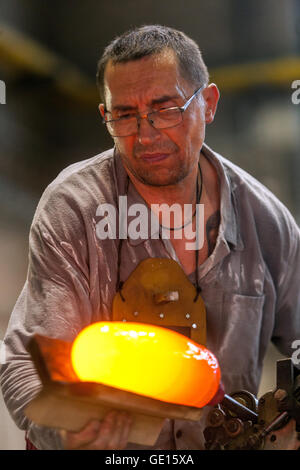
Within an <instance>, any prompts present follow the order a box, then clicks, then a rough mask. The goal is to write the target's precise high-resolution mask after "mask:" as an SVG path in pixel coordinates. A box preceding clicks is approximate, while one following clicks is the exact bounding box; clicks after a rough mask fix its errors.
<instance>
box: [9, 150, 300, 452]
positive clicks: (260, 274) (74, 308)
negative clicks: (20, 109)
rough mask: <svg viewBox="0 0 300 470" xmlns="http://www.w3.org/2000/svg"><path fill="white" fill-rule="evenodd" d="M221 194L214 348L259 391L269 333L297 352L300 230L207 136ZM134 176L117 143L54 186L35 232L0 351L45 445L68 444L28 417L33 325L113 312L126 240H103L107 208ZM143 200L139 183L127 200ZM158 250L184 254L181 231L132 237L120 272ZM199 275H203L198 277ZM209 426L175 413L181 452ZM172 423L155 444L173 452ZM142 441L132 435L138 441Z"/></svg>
mask: <svg viewBox="0 0 300 470" xmlns="http://www.w3.org/2000/svg"><path fill="white" fill-rule="evenodd" d="M202 151H203V153H204V155H205V157H206V158H208V159H209V160H210V161H211V163H212V164H213V165H214V166H215V168H216V170H217V173H218V176H219V181H220V192H221V208H220V209H221V222H220V227H219V234H218V238H217V242H216V246H215V249H214V251H213V253H212V254H211V256H209V258H208V259H207V260H206V261H205V262H204V263H203V264H202V265H201V266H199V268H198V269H199V279H200V284H201V287H202V297H203V299H204V302H205V305H206V310H207V347H208V348H209V349H210V350H211V351H212V352H213V353H214V354H215V355H216V357H217V358H218V360H219V363H220V366H221V371H222V380H223V383H224V385H225V390H226V392H227V393H231V392H233V391H237V390H239V389H246V390H249V391H250V392H253V393H257V390H258V386H259V380H260V375H261V370H262V364H263V358H264V355H265V352H266V349H267V346H268V343H269V341H270V340H273V341H274V343H275V345H276V346H277V347H278V348H279V349H280V351H281V352H282V353H284V354H286V355H291V354H292V352H293V350H292V342H293V341H294V340H296V339H300V289H299V284H300V283H299V281H300V250H299V248H300V243H299V240H300V237H299V229H298V227H297V225H296V223H295V221H294V219H293V217H292V216H291V215H290V213H289V212H288V210H287V209H286V208H285V207H284V206H283V205H282V204H281V203H280V202H279V201H278V200H277V199H276V198H275V196H274V195H272V194H271V193H270V192H269V191H268V190H267V189H266V188H265V187H264V186H263V185H261V184H260V183H259V182H258V181H256V180H255V179H254V178H252V177H251V176H250V175H248V174H247V173H246V172H245V171H243V170H241V169H240V168H238V167H237V166H235V165H234V164H232V163H231V162H229V161H228V160H226V159H224V158H223V157H221V156H220V155H218V154H216V153H215V152H213V151H212V150H211V149H209V148H208V147H207V146H206V145H204V146H203V149H202ZM126 181H127V174H126V171H125V169H124V167H123V166H122V163H121V160H120V158H119V157H118V156H117V155H115V154H114V152H113V151H112V150H109V151H107V152H104V153H103V154H101V155H98V156H96V157H94V158H91V159H89V160H85V161H83V162H79V163H76V164H73V165H71V166H70V167H68V168H66V169H65V170H63V171H62V172H61V173H60V174H59V175H58V177H57V178H56V179H55V180H54V181H53V182H52V183H51V184H50V185H49V186H48V187H47V189H46V190H45V192H44V194H43V196H42V198H41V200H40V202H39V205H38V207H37V210H36V213H35V216H34V219H33V223H32V226H31V231H30V252H29V269H28V277H27V280H26V283H25V285H24V288H23V290H22V292H21V294H20V296H19V298H18V300H17V303H16V305H15V308H14V310H13V313H12V315H11V318H10V321H9V325H8V329H7V333H6V336H5V339H4V342H3V345H2V350H1V362H2V366H1V386H2V391H3V396H4V399H5V402H6V404H7V407H8V409H9V410H10V413H11V415H12V417H13V419H14V420H15V422H16V423H17V425H18V426H19V427H20V428H21V429H27V431H28V436H29V438H30V440H31V441H32V442H33V444H34V445H35V446H36V447H38V448H40V449H56V448H60V445H61V444H60V439H59V437H58V434H57V432H56V431H55V430H52V429H47V428H40V427H39V426H37V425H35V424H34V423H31V422H29V421H28V419H27V418H25V416H24V414H23V409H24V407H25V405H26V404H27V403H28V402H29V401H30V400H31V399H32V398H33V397H34V396H35V395H36V394H37V392H38V391H39V390H40V388H41V384H40V381H39V378H38V377H37V374H36V372H35V369H34V367H33V364H32V362H31V361H30V358H29V356H28V353H27V352H26V345H27V343H28V340H29V339H30V337H31V336H32V335H33V334H34V333H40V334H44V335H47V336H50V337H54V338H61V339H63V340H66V341H72V340H73V339H74V338H75V336H76V335H77V334H78V333H79V331H80V330H81V329H82V328H83V327H85V326H86V325H88V324H90V323H92V322H95V321H100V320H110V319H111V308H112V300H113V297H114V295H115V292H116V279H117V264H118V263H117V260H118V243H119V241H118V240H110V239H107V240H99V238H98V237H97V223H98V219H99V217H98V216H97V208H98V206H99V205H100V204H102V203H110V204H113V205H114V206H115V207H118V206H117V203H118V197H119V196H120V195H124V194H125V191H126ZM133 203H144V201H143V199H142V198H141V196H140V195H139V194H138V193H137V191H136V189H135V188H134V186H133V185H132V184H131V183H130V184H129V186H128V206H130V205H131V204H133ZM148 257H169V258H173V259H175V260H176V261H177V262H179V260H178V258H177V256H176V253H175V251H174V249H173V247H172V244H171V242H170V240H162V239H160V238H159V239H147V240H143V239H139V240H133V239H130V238H128V239H126V240H123V243H122V252H121V266H120V267H121V269H120V278H121V280H126V279H127V278H128V276H129V275H130V273H131V272H132V271H133V269H134V268H135V267H136V266H137V264H138V263H139V262H140V261H142V260H143V259H145V258H148ZM190 280H191V281H194V275H191V276H190ZM201 421H202V423H201V422H200V423H190V422H185V421H175V426H174V431H175V432H174V439H175V442H176V446H177V449H201V448H203V436H202V433H201V427H202V426H203V420H201ZM174 439H173V437H172V436H171V422H170V421H168V420H167V421H166V423H165V426H164V428H163V431H162V432H161V435H160V437H159V439H158V441H157V443H156V445H155V446H154V447H153V449H172V448H174V447H173V446H174ZM134 448H139V447H138V446H134V445H133V444H130V445H129V446H128V449H134Z"/></svg>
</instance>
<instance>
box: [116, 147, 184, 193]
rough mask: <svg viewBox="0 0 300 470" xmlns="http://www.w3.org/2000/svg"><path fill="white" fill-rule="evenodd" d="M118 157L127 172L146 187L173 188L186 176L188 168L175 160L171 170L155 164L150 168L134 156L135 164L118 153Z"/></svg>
mask: <svg viewBox="0 0 300 470" xmlns="http://www.w3.org/2000/svg"><path fill="white" fill-rule="evenodd" d="M119 155H120V157H121V159H122V163H123V165H124V167H125V169H126V170H127V172H129V173H131V174H132V175H133V176H134V178H136V179H137V180H138V181H139V182H140V183H142V184H144V185H147V186H152V187H166V186H174V185H176V184H178V183H179V182H180V181H182V180H183V179H184V178H186V176H187V175H188V168H187V167H186V165H184V162H182V161H181V160H179V159H177V160H176V163H175V164H174V165H173V166H172V167H171V168H163V167H160V165H155V164H154V165H153V166H152V167H151V164H150V163H149V165H147V163H146V162H144V164H143V162H141V161H140V159H139V158H138V157H136V156H134V163H135V164H132V162H131V161H130V160H129V159H128V158H127V157H126V156H125V155H123V154H122V153H121V152H120V151H119ZM168 158H171V157H168Z"/></svg>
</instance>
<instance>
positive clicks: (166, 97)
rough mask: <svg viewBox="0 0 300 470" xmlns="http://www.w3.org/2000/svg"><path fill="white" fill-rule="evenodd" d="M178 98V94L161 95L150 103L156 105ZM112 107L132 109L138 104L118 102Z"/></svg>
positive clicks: (124, 109) (122, 109)
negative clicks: (131, 104) (130, 104)
mask: <svg viewBox="0 0 300 470" xmlns="http://www.w3.org/2000/svg"><path fill="white" fill-rule="evenodd" d="M178 98H179V96H178V95H173V96H171V95H163V96H160V97H159V98H155V99H154V100H152V101H151V103H150V104H151V105H154V104H160V103H165V102H166V101H171V100H174V99H178ZM112 109H113V111H130V110H134V109H136V106H129V105H123V104H117V105H115V106H113V108H112Z"/></svg>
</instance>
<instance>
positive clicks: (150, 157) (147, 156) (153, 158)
mask: <svg viewBox="0 0 300 470" xmlns="http://www.w3.org/2000/svg"><path fill="white" fill-rule="evenodd" d="M169 155H170V154H169V153H161V152H156V153H143V154H141V156H140V158H141V159H142V160H144V161H146V162H150V163H152V162H159V161H161V160H165V159H166V158H168V156H169Z"/></svg>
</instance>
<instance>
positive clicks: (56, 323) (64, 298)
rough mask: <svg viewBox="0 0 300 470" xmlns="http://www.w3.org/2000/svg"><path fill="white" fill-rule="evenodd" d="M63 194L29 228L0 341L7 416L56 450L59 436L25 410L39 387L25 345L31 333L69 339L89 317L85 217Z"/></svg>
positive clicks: (0, 372)
mask: <svg viewBox="0 0 300 470" xmlns="http://www.w3.org/2000/svg"><path fill="white" fill-rule="evenodd" d="M83 219H84V218H83V216H82V214H81V213H80V211H79V209H78V208H77V207H76V204H74V203H73V202H72V203H68V202H67V200H66V198H65V200H63V198H61V197H56V198H55V199H54V200H48V202H47V203H46V204H45V205H43V207H42V209H39V210H37V214H36V216H35V218H34V221H33V224H32V226H31V230H30V238H29V267H28V274H27V279H26V283H25V285H24V288H23V290H22V292H21V294H20V296H19V298H18V300H17V303H16V305H15V307H14V310H13V312H12V315H11V318H10V320H9V324H8V328H7V332H6V335H5V338H4V341H3V343H2V350H1V364H0V366H1V368H0V383H1V388H2V392H3V397H4V401H5V403H6V406H7V408H8V410H9V412H10V415H11V417H12V418H13V420H14V421H15V423H16V424H17V426H18V427H19V428H20V429H23V430H26V431H27V435H28V438H29V439H30V440H31V442H32V443H33V444H34V445H35V446H36V447H37V448H38V449H60V448H61V443H60V439H59V434H58V432H57V431H56V430H54V429H49V428H42V427H40V426H37V425H35V424H34V423H32V422H30V421H29V420H28V418H26V417H25V415H24V408H25V407H26V405H27V404H28V403H29V402H30V401H31V400H32V399H33V398H34V397H35V396H36V395H37V393H38V392H39V390H40V389H41V383H40V379H39V377H38V375H37V372H36V370H35V367H34V365H33V363H32V361H31V357H30V355H29V354H28V352H27V350H26V346H27V344H28V342H29V340H30V339H31V337H32V336H33V335H34V334H35V333H39V334H42V335H46V336H49V337H52V338H60V339H63V340H65V341H72V340H73V339H74V338H75V336H76V335H77V334H78V332H79V331H80V330H81V329H82V328H84V327H85V326H86V325H88V324H90V323H91V321H92V316H93V312H92V308H91V303H90V298H89V281H88V279H89V277H88V262H87V248H86V245H87V244H86V241H85V230H84V220H83Z"/></svg>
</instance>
